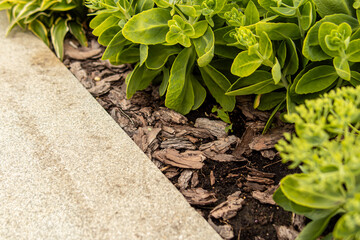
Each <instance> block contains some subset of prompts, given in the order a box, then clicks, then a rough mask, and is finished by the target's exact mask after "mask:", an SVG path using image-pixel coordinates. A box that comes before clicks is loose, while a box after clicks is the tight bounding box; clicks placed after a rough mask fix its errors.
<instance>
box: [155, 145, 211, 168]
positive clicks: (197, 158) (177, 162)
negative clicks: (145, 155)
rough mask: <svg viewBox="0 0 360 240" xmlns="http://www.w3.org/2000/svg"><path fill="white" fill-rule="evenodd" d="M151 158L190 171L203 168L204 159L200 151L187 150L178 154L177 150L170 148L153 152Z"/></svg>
mask: <svg viewBox="0 0 360 240" xmlns="http://www.w3.org/2000/svg"><path fill="white" fill-rule="evenodd" d="M153 157H154V158H156V159H158V160H159V161H161V162H163V163H165V164H168V165H171V166H174V167H179V168H191V169H201V168H202V167H203V166H204V163H203V161H204V160H205V159H206V157H205V156H204V155H203V153H202V152H200V151H191V150H188V151H185V152H183V153H179V152H178V151H177V150H175V149H170V148H168V149H163V150H160V151H155V152H154V153H153Z"/></svg>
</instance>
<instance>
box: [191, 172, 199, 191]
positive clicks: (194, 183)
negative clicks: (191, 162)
mask: <svg viewBox="0 0 360 240" xmlns="http://www.w3.org/2000/svg"><path fill="white" fill-rule="evenodd" d="M198 184H199V173H198V172H194V173H193V176H192V178H191V188H194V187H196V186H197V185H198Z"/></svg>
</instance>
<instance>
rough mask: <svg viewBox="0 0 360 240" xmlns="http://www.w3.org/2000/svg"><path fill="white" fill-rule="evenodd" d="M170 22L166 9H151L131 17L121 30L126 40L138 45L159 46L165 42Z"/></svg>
mask: <svg viewBox="0 0 360 240" xmlns="http://www.w3.org/2000/svg"><path fill="white" fill-rule="evenodd" d="M169 20H171V15H170V11H169V10H168V9H162V8H153V9H150V10H147V11H144V12H141V13H139V14H137V15H135V16H134V17H132V18H131V19H130V20H129V21H128V22H127V23H126V24H125V26H124V28H123V35H124V37H125V38H127V39H128V40H130V41H132V42H134V43H140V44H146V45H149V44H159V43H163V42H165V38H166V34H167V32H168V31H169V26H168V21H169Z"/></svg>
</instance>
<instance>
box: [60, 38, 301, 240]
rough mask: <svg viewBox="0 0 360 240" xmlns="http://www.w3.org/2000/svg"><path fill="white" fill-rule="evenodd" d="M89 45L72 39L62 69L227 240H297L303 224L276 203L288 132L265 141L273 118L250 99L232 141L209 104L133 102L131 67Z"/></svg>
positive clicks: (140, 96)
mask: <svg viewBox="0 0 360 240" xmlns="http://www.w3.org/2000/svg"><path fill="white" fill-rule="evenodd" d="M90 39H91V41H90V44H89V47H88V48H83V47H80V46H79V45H78V43H77V42H76V41H75V40H73V39H71V38H68V39H67V40H66V43H65V59H64V64H65V65H66V66H67V67H68V68H69V69H70V71H71V72H72V73H73V74H74V75H75V76H76V77H77V78H78V79H79V81H80V82H81V83H82V84H83V86H84V87H85V88H86V89H87V90H88V91H89V92H90V93H91V94H92V95H93V96H94V97H95V98H96V100H97V101H98V102H99V104H100V105H101V106H103V108H104V109H105V110H106V111H107V112H108V113H109V114H110V115H111V116H112V118H113V119H114V120H115V121H116V122H117V123H118V124H119V125H120V126H121V127H122V128H123V129H124V131H125V132H126V133H127V134H128V135H129V136H130V137H131V138H132V139H133V141H134V142H135V143H136V144H137V145H138V146H139V148H140V149H141V150H142V151H144V153H145V154H146V155H147V156H148V157H149V158H150V159H151V160H152V161H153V162H154V164H155V165H156V166H157V167H158V168H159V169H160V170H161V171H162V172H163V173H164V175H165V176H166V177H167V178H168V179H169V180H170V181H171V182H172V183H173V184H174V185H175V186H176V187H177V188H178V189H179V191H180V192H181V193H182V194H183V195H184V197H185V198H186V199H187V201H188V202H189V203H190V204H191V206H193V207H194V208H195V209H196V211H197V212H198V213H199V214H201V215H202V216H203V217H204V218H205V219H206V220H207V221H208V222H209V224H210V225H211V226H213V228H214V229H215V230H216V231H217V232H218V233H219V234H220V235H221V236H222V237H223V239H241V240H247V239H255V240H263V239H268V240H274V239H284V240H285V239H289V240H290V239H295V237H296V236H297V234H298V232H299V231H300V230H301V229H302V228H303V226H304V221H305V219H304V218H303V217H300V216H297V215H292V214H291V213H289V212H285V211H284V210H282V209H281V208H280V207H279V206H277V205H276V204H275V202H274V201H273V200H272V193H273V192H274V191H275V189H276V188H277V186H278V183H279V181H280V179H281V178H283V177H284V176H285V175H287V174H289V173H293V172H294V170H289V169H288V168H287V165H285V164H282V163H281V159H280V157H279V156H278V153H277V152H276V151H275V149H274V144H275V143H276V142H277V141H278V140H279V139H280V138H281V137H282V134H283V132H285V131H292V127H291V126H290V125H285V124H284V123H282V122H281V121H280V120H276V121H275V122H274V126H273V128H272V130H271V131H270V132H269V133H267V134H266V135H262V134H261V131H262V129H263V128H264V126H265V123H266V121H267V119H268V117H269V115H270V114H269V113H268V112H261V111H257V110H254V109H253V107H252V99H251V97H241V98H238V99H237V105H236V109H235V110H234V112H233V113H231V115H230V118H231V120H232V122H233V132H230V133H226V132H225V128H226V127H227V124H226V123H224V122H222V121H221V120H219V119H218V118H217V117H216V115H214V114H213V113H211V109H212V106H213V105H216V103H215V101H214V100H213V99H211V97H208V99H207V100H206V103H205V104H203V106H202V107H201V108H200V109H199V110H197V111H193V112H191V113H190V114H189V115H188V116H183V115H181V114H179V113H176V112H174V111H172V110H169V109H167V108H164V107H163V106H164V99H163V98H160V96H159V93H158V87H157V86H150V87H148V88H147V89H145V90H144V91H140V92H138V93H136V94H135V95H134V96H133V98H131V99H127V98H126V85H125V82H124V79H125V77H126V75H127V74H128V73H129V72H131V70H132V66H131V65H128V64H124V65H120V66H113V65H111V64H110V63H109V62H107V61H103V60H101V59H100V58H101V55H102V53H103V51H104V47H102V46H100V45H99V44H98V43H97V42H96V39H95V38H94V37H90Z"/></svg>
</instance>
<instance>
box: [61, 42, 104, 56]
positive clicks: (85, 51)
mask: <svg viewBox="0 0 360 240" xmlns="http://www.w3.org/2000/svg"><path fill="white" fill-rule="evenodd" d="M64 52H65V55H66V56H68V57H69V58H72V59H75V60H86V59H89V58H92V57H94V56H96V55H99V54H100V53H102V49H101V48H94V49H92V48H77V49H76V48H73V47H72V46H70V45H69V44H67V43H66V42H65V44H64Z"/></svg>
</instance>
